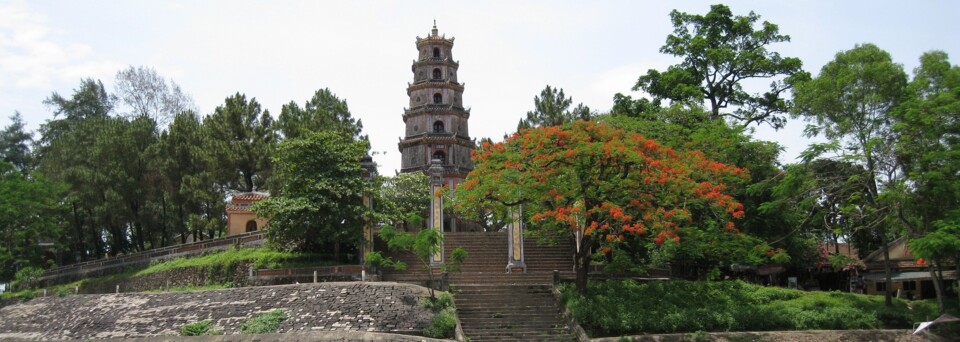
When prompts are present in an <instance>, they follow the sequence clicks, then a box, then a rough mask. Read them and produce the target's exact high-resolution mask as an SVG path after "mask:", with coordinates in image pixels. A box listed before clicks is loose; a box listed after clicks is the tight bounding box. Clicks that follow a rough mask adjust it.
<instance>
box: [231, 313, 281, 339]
mask: <svg viewBox="0 0 960 342" xmlns="http://www.w3.org/2000/svg"><path fill="white" fill-rule="evenodd" d="M286 319H287V313H285V312H283V310H280V309H277V310H273V311H270V312H265V313H262V314H260V315H258V316H256V317H253V318H251V319H248V320H247V321H246V322H244V323H243V324H241V325H240V333H241V334H272V333H275V332H277V329H279V328H280V323H281V322H283V321H284V320H286Z"/></svg>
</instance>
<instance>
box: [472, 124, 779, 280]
mask: <svg viewBox="0 0 960 342" xmlns="http://www.w3.org/2000/svg"><path fill="white" fill-rule="evenodd" d="M473 160H474V163H475V168H474V170H473V171H472V172H471V173H470V174H469V175H468V176H467V179H466V180H465V181H464V183H463V184H461V185H460V186H459V187H458V188H457V191H456V194H455V196H456V203H458V204H457V206H458V208H456V209H458V210H461V211H463V210H466V209H469V208H470V207H472V206H490V205H496V206H502V207H514V206H519V205H522V206H523V211H524V215H525V220H526V221H527V222H529V224H528V228H527V233H528V234H530V235H533V236H538V237H553V238H559V237H565V236H566V237H572V238H573V239H575V241H576V246H577V248H576V252H575V270H576V275H577V277H576V287H577V290H578V291H579V292H580V293H586V290H587V272H588V270H589V268H590V263H591V260H592V259H593V256H594V253H603V254H608V253H611V252H612V251H615V250H618V249H623V248H626V246H628V245H634V246H635V245H637V242H638V241H639V242H640V245H642V246H644V248H647V249H661V250H670V249H675V248H677V247H678V246H683V245H684V244H685V243H695V244H698V245H707V246H710V245H712V246H713V247H712V248H715V249H722V248H724V245H730V244H734V245H736V246H737V247H738V248H740V251H742V250H747V251H750V252H749V253H746V254H751V255H754V256H756V255H760V254H762V253H763V252H766V251H768V250H769V248H767V247H766V245H765V244H763V243H762V242H759V240H757V239H755V238H752V237H750V236H747V235H746V234H742V233H741V232H740V231H739V230H738V229H737V225H736V222H735V221H736V220H737V219H739V218H742V217H743V215H744V210H743V205H741V204H740V203H738V202H737V201H736V200H734V198H733V197H732V196H731V195H730V190H731V186H732V185H734V184H738V183H741V182H743V181H744V180H746V179H747V176H748V175H747V171H746V170H743V169H739V168H737V167H734V166H730V165H725V164H722V163H717V162H714V161H711V160H708V159H707V158H705V157H704V156H703V154H702V153H700V152H699V151H693V152H681V151H675V150H673V149H670V148H665V147H662V146H660V145H659V144H658V143H657V142H655V141H653V140H650V139H647V138H644V137H643V136H641V135H639V134H629V133H625V132H624V131H622V130H618V129H615V128H613V127H611V126H609V125H605V124H598V123H595V122H590V121H575V122H573V123H570V124H566V125H563V126H552V127H539V128H533V129H525V130H521V131H520V132H518V133H516V134H514V135H513V136H511V137H509V138H507V139H506V141H504V142H500V143H496V144H490V143H484V144H482V145H481V146H480V147H479V148H478V149H476V150H475V151H474V155H473ZM687 239H690V241H687ZM734 254H736V253H734ZM741 254H743V253H741ZM728 257H730V256H728Z"/></svg>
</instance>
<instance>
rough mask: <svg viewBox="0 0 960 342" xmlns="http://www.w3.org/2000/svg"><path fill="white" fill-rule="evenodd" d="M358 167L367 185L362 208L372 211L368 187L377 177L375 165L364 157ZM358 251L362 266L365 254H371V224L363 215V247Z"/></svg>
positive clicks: (370, 158)
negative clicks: (361, 168)
mask: <svg viewBox="0 0 960 342" xmlns="http://www.w3.org/2000/svg"><path fill="white" fill-rule="evenodd" d="M360 166H361V167H363V177H364V178H366V180H367V185H368V187H367V189H366V190H365V191H364V192H363V206H364V208H367V209H368V210H371V211H372V210H373V194H372V193H370V192H371V191H373V189H371V188H370V185H371V184H372V182H373V177H375V176H376V175H377V165H376V164H375V163H374V162H373V157H370V156H365V157H363V159H361V160H360ZM360 250H361V253H360V263H361V264H363V263H364V262H365V261H366V257H367V253H372V252H373V224H372V223H371V222H370V217H369V215H364V218H363V245H362V246H361V248H360Z"/></svg>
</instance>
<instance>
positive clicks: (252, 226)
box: [247, 220, 257, 232]
mask: <svg viewBox="0 0 960 342" xmlns="http://www.w3.org/2000/svg"><path fill="white" fill-rule="evenodd" d="M255 231H257V221H254V220H250V221H247V232H255Z"/></svg>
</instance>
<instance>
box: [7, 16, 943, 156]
mask: <svg viewBox="0 0 960 342" xmlns="http://www.w3.org/2000/svg"><path fill="white" fill-rule="evenodd" d="M712 3H715V2H703V1H681V2H667V1H656V2H654V1H590V2H586V1H482V2H480V1H472V2H466V1H329V2H327V1H302V2H299V1H269V2H268V1H85V0H80V1H7V0H0V126H4V127H5V126H7V125H8V124H9V123H10V120H9V119H8V117H9V116H10V115H13V113H14V112H15V111H19V112H20V113H21V114H22V115H23V117H24V119H25V121H26V122H27V127H28V129H30V130H36V129H37V128H39V126H40V125H41V124H43V123H44V122H46V121H47V120H50V119H52V118H53V113H52V112H51V110H50V108H47V107H46V106H44V105H43V103H42V102H43V100H44V99H45V98H47V97H48V96H50V94H51V93H53V92H57V93H60V94H61V95H64V96H69V95H70V94H72V93H73V90H74V89H75V88H77V87H78V86H79V84H80V80H81V79H83V78H88V77H89V78H95V79H100V80H102V81H103V82H104V84H105V85H106V86H107V87H108V89H112V88H113V80H114V76H115V75H116V73H117V71H119V70H121V69H124V68H126V67H128V66H148V67H152V68H154V69H155V70H156V71H157V72H158V73H159V74H160V75H162V76H164V77H166V78H168V79H170V80H173V81H175V82H176V83H177V84H179V85H180V86H181V87H182V88H183V90H184V91H185V92H186V93H188V94H189V95H190V96H192V98H193V99H194V101H195V103H196V106H197V108H199V110H200V113H201V114H209V113H212V112H213V110H214V109H215V108H216V107H217V106H219V105H221V104H223V102H224V99H225V98H226V97H228V96H230V95H232V94H235V93H238V92H239V93H243V94H246V95H247V96H248V97H255V98H256V99H257V101H258V102H259V103H260V104H261V105H262V106H263V108H265V109H267V110H269V111H270V112H271V114H273V115H274V116H277V115H279V113H280V108H281V106H282V105H283V104H285V103H289V102H290V101H296V102H297V103H300V104H301V105H302V104H303V103H304V102H305V101H306V100H308V99H309V98H310V97H311V96H312V95H313V93H314V92H315V91H316V90H318V89H322V88H330V89H331V90H332V91H333V92H334V93H335V94H336V95H337V96H338V97H340V98H341V99H345V100H346V101H347V104H348V105H349V108H350V111H351V113H352V114H353V116H354V117H357V118H359V119H361V120H362V122H363V125H364V133H365V134H367V135H368V136H369V138H370V141H371V144H372V147H373V151H375V152H376V153H377V154H376V155H375V156H374V158H375V161H376V162H377V163H378V164H379V170H380V173H381V174H384V175H393V174H394V172H395V170H396V169H398V168H399V166H400V153H399V151H398V149H397V143H398V142H399V139H400V137H401V136H402V135H403V119H402V117H401V116H402V114H403V110H404V107H405V106H406V105H407V104H408V99H407V95H406V87H407V83H408V82H412V80H413V73H412V72H411V69H410V68H411V64H412V62H413V60H414V59H415V58H416V56H417V50H416V46H415V42H416V37H417V36H420V37H425V36H426V35H427V34H428V33H429V31H430V29H431V26H432V25H433V21H434V20H436V23H437V27H438V29H439V30H440V32H441V34H445V35H446V36H447V37H456V41H455V45H454V49H453V57H454V59H455V60H457V61H459V62H460V69H459V80H460V82H462V83H464V84H465V91H464V95H463V101H464V106H465V107H468V108H471V117H470V133H471V135H472V136H473V137H474V138H477V139H479V138H481V137H491V138H493V139H494V140H495V141H499V140H500V139H502V137H503V135H504V134H507V133H512V132H513V131H514V130H515V129H516V125H517V122H518V121H519V120H520V118H522V117H523V116H524V115H525V113H526V112H527V111H529V110H531V109H532V108H533V98H534V96H535V95H538V94H539V93H540V91H541V90H542V89H543V88H544V87H545V86H546V85H551V86H554V87H559V88H562V89H564V92H565V93H566V94H567V95H569V96H572V97H573V100H574V103H579V102H582V103H584V104H586V105H588V106H589V107H590V108H592V109H594V110H597V111H599V112H605V111H608V110H609V109H610V107H611V106H612V98H613V95H614V94H616V93H618V92H619V93H624V94H630V95H632V96H634V97H635V98H636V97H638V96H643V94H642V93H636V92H631V90H630V88H632V86H633V85H634V84H635V83H636V80H637V77H639V76H640V75H642V74H644V73H646V70H648V69H651V68H653V69H658V70H663V69H666V68H667V67H668V66H670V65H672V64H675V63H677V62H678V61H679V59H678V58H676V57H673V56H668V55H664V54H661V53H660V52H659V49H660V46H662V45H663V43H664V40H665V39H666V36H667V35H668V34H670V33H671V32H672V26H671V23H670V20H669V13H670V11H671V10H673V9H677V10H679V11H682V12H687V13H696V14H705V13H707V12H708V11H709V9H710V5H711V4H712ZM725 4H726V5H728V6H729V7H730V8H731V10H732V11H733V13H734V14H735V15H745V14H747V13H749V12H750V11H754V12H756V13H757V14H759V15H760V16H761V21H769V22H772V23H774V24H777V25H779V27H780V32H781V33H783V34H787V35H790V37H791V38H792V41H791V42H789V43H778V44H774V45H773V46H770V47H769V48H770V49H771V50H773V51H777V52H779V53H781V55H783V56H789V57H798V58H800V59H801V60H802V61H803V64H804V69H805V70H807V71H810V72H811V73H813V74H814V75H816V74H817V73H818V71H819V70H820V68H821V67H822V66H823V65H824V64H826V63H827V62H829V61H830V60H832V59H833V57H834V55H835V54H836V53H837V52H839V51H842V50H847V49H851V48H853V47H854V46H855V45H856V44H862V43H874V44H876V45H877V46H879V47H880V48H882V49H885V50H886V51H888V52H890V54H891V55H892V57H893V59H894V61H896V62H897V63H900V64H902V65H903V66H904V69H905V70H906V71H907V72H911V71H912V70H913V69H914V68H915V67H916V66H917V65H918V62H917V60H918V58H919V57H920V55H921V54H922V53H923V52H926V51H930V50H943V51H946V52H947V53H948V54H949V55H951V56H952V57H953V58H954V59H953V63H954V64H958V63H957V60H958V58H960V44H957V38H956V35H957V34H958V33H960V20H957V18H956V14H957V13H960V2H954V1H910V2H905V1H900V2H894V1H782V2H773V1H728V2H726V3H725ZM951 42H952V43H951ZM766 84H767V83H766V82H760V83H758V84H751V85H749V86H750V87H748V90H751V91H756V92H759V91H762V90H764V89H763V88H764V87H765V85H766ZM754 86H759V87H754ZM804 125H805V123H804V122H802V121H799V120H791V122H790V123H789V124H788V125H787V126H786V128H785V129H782V130H780V131H773V130H772V129H769V128H766V127H758V128H757V130H756V132H755V133H754V136H755V137H756V138H757V139H761V140H769V141H776V142H778V143H780V144H781V145H782V146H784V152H783V154H782V155H781V158H780V159H781V162H783V163H791V162H793V161H794V160H795V158H796V156H797V155H798V154H799V153H800V151H802V150H803V149H805V148H806V146H807V144H808V143H809V141H810V140H809V139H807V138H804V137H802V134H801V132H802V129H803V127H804Z"/></svg>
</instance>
